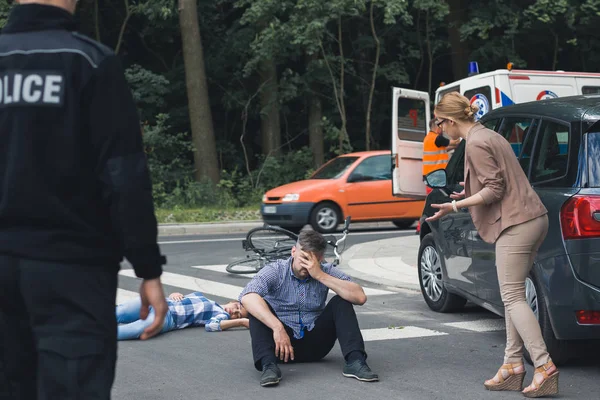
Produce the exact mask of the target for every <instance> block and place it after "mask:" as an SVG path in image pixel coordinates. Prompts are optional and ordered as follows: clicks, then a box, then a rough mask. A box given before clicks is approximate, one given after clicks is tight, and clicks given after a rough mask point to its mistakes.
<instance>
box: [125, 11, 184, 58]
mask: <svg viewBox="0 0 600 400" xmlns="http://www.w3.org/2000/svg"><path fill="white" fill-rule="evenodd" d="M123 3H124V4H125V18H124V19H123V23H122V24H121V29H120V30H119V38H118V39H117V45H116V46H115V54H119V51H120V50H121V44H122V43H123V35H124V34H125V29H126V28H127V24H128V23H129V19H130V18H131V13H132V11H131V8H130V7H129V0H123ZM194 8H195V6H194Z"/></svg>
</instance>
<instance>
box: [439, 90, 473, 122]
mask: <svg viewBox="0 0 600 400" xmlns="http://www.w3.org/2000/svg"><path fill="white" fill-rule="evenodd" d="M477 111H479V107H477V105H476V104H471V102H470V101H469V99H467V98H466V97H465V96H463V95H462V94H460V93H458V92H450V93H448V94H445V95H444V97H442V99H441V100H440V102H439V103H437V105H436V106H435V110H434V114H435V115H436V116H437V117H439V116H441V117H448V118H452V119H453V120H455V121H463V122H475V114H476V113H477Z"/></svg>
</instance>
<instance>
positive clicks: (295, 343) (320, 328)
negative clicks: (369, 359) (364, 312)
mask: <svg viewBox="0 0 600 400" xmlns="http://www.w3.org/2000/svg"><path fill="white" fill-rule="evenodd" d="M267 304H268V303H267ZM269 308H271V307H270V306H269ZM271 312H273V309H272V308H271ZM273 314H275V313H274V312H273ZM248 318H249V320H250V336H251V337H252V354H253V357H254V366H255V367H256V369H257V370H259V371H260V370H262V362H261V360H262V359H263V358H264V359H265V360H269V361H273V362H275V361H276V360H277V359H276V358H275V341H274V340H273V331H272V330H271V328H269V327H268V326H266V325H265V324H263V323H262V322H260V321H259V320H258V319H256V318H255V317H254V316H252V315H249V317H248ZM283 326H284V328H285V330H286V332H287V334H288V336H289V337H290V341H291V343H292V347H293V348H294V361H295V362H310V361H318V360H320V359H322V358H323V357H325V356H326V355H327V354H329V352H330V351H331V349H332V348H333V345H334V344H335V340H336V339H337V340H339V342H340V347H341V348H342V354H343V355H344V357H347V356H348V354H350V353H351V352H353V351H359V352H361V353H363V354H364V356H365V358H366V353H365V342H364V341H363V337H362V334H361V333H360V328H359V327H358V320H357V319H356V313H355V312H354V306H353V305H352V303H350V302H349V301H347V300H344V299H342V298H341V297H340V296H334V297H333V298H332V299H331V300H330V301H329V303H327V305H326V306H325V309H324V310H323V312H322V313H321V315H320V316H319V317H318V318H317V320H316V321H315V326H314V328H313V329H312V330H311V331H308V330H305V331H304V337H303V338H302V339H295V338H294V332H293V330H292V328H290V327H289V326H287V325H285V324H284V325H283Z"/></svg>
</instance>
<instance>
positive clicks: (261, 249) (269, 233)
mask: <svg viewBox="0 0 600 400" xmlns="http://www.w3.org/2000/svg"><path fill="white" fill-rule="evenodd" d="M297 240H298V235H296V234H294V233H292V232H290V231H288V230H285V229H283V228H279V227H276V226H271V227H268V228H265V227H262V228H254V229H252V230H250V232H248V235H247V236H246V243H247V245H248V247H249V250H253V251H254V252H256V253H258V254H265V253H269V254H272V253H291V251H292V247H293V246H295V245H296V241H297Z"/></svg>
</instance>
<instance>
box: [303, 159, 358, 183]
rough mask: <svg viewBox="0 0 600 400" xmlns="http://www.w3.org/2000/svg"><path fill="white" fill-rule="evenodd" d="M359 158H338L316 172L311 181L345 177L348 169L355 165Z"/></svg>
mask: <svg viewBox="0 0 600 400" xmlns="http://www.w3.org/2000/svg"><path fill="white" fill-rule="evenodd" d="M357 158H358V157H338V158H336V159H335V160H333V161H331V162H330V163H329V164H326V165H325V166H323V168H321V169H320V170H318V171H317V172H315V174H314V175H313V176H311V177H310V178H311V179H337V178H339V177H340V176H342V175H344V172H346V170H347V169H348V167H349V166H350V165H352V164H354V161H356V159H357Z"/></svg>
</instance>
